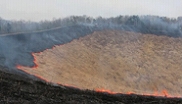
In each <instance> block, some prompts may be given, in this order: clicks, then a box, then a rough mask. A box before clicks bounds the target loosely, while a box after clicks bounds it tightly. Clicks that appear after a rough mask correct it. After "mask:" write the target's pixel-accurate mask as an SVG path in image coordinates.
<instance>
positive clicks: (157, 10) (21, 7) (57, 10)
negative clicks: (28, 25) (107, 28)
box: [0, 0, 182, 21]
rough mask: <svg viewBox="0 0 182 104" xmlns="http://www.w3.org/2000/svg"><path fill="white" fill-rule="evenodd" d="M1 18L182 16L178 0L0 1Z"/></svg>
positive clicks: (50, 18)
mask: <svg viewBox="0 0 182 104" xmlns="http://www.w3.org/2000/svg"><path fill="white" fill-rule="evenodd" d="M0 2H1V3H0V17H2V18H5V19H10V20H12V19H13V20H14V19H16V20H20V19H23V20H32V21H40V20H45V19H48V20H52V19H53V18H54V17H55V18H60V17H61V18H63V17H67V16H70V15H87V16H91V17H97V16H102V17H113V16H118V15H158V16H167V17H171V18H176V17H178V16H182V9H180V8H182V7H181V4H182V1H181V0H167V1H166V0H49V1H48V0H1V1H0Z"/></svg>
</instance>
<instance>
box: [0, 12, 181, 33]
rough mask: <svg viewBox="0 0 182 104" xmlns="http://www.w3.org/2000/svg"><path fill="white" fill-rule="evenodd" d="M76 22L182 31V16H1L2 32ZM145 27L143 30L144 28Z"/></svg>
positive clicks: (28, 30) (150, 29)
mask: <svg viewBox="0 0 182 104" xmlns="http://www.w3.org/2000/svg"><path fill="white" fill-rule="evenodd" d="M76 24H87V25H94V26H101V25H104V26H114V25H117V26H127V27H130V28H140V30H141V31H143V32H144V33H145V32H146V33H147V31H148V32H150V31H153V30H155V31H159V32H161V30H167V29H171V28H175V29H176V31H178V32H180V31H182V17H178V18H167V17H159V16H150V15H147V16H137V15H135V16H121V15H120V16H117V17H111V18H103V17H97V18H92V17H88V16H85V15H84V16H70V17H67V18H58V19H53V20H50V21H48V20H44V21H40V22H32V21H24V20H20V21H15V20H5V19H2V18H0V34H6V33H16V32H31V31H38V30H45V29H51V28H55V27H65V26H70V25H76ZM142 29H143V30H142Z"/></svg>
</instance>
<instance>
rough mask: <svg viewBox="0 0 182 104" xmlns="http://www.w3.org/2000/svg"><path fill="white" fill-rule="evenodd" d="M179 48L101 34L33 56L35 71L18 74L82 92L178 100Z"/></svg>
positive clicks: (181, 79) (174, 42) (136, 36)
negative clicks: (32, 76) (153, 96)
mask: <svg viewBox="0 0 182 104" xmlns="http://www.w3.org/2000/svg"><path fill="white" fill-rule="evenodd" d="M181 44H182V39H181V38H172V37H167V36H156V35H150V34H140V33H134V32H126V31H98V32H94V33H93V34H90V35H87V36H85V37H81V38H79V39H75V40H73V41H71V42H70V43H67V44H64V45H60V46H55V47H54V48H53V49H47V50H45V51H43V52H41V53H34V54H33V55H34V58H35V63H36V64H37V65H38V67H36V68H29V67H23V66H21V67H20V66H19V67H18V68H19V69H21V70H23V71H25V72H27V73H29V74H33V75H35V76H39V77H41V78H43V79H46V80H47V81H49V82H53V83H61V84H64V85H69V86H75V87H78V88H81V89H90V90H96V89H106V90H110V91H112V92H121V93H128V92H134V93H136V94H143V93H144V94H153V93H156V95H166V96H168V95H167V93H169V95H170V96H178V95H180V94H181V93H182V90H181V87H179V86H182V76H181V75H182V72H181V71H180V70H181V68H182V65H181V63H182V56H181V55H182V45H181ZM166 91H167V92H166Z"/></svg>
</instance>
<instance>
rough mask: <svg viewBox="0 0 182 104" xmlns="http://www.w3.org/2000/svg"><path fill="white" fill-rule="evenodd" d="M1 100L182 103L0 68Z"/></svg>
mask: <svg viewBox="0 0 182 104" xmlns="http://www.w3.org/2000/svg"><path fill="white" fill-rule="evenodd" d="M1 70H2V67H1ZM0 86H1V88H0V92H1V93H0V103H2V104H9V103H13V104H25V103H26V104H182V99H181V98H165V97H154V96H142V95H135V94H131V95H126V94H114V95H112V94H108V93H101V92H95V91H90V90H80V89H76V88H73V87H66V86H62V85H57V86H55V85H54V86H52V85H51V84H48V83H45V82H41V81H38V80H37V81H35V80H32V79H30V78H25V77H21V76H17V75H14V74H8V73H5V72H1V71H0Z"/></svg>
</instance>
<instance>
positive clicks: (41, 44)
mask: <svg viewBox="0 0 182 104" xmlns="http://www.w3.org/2000/svg"><path fill="white" fill-rule="evenodd" d="M80 18H82V17H80ZM84 18H86V19H87V17H84ZM86 19H85V20H86ZM85 20H84V21H79V22H78V21H77V22H74V24H72V25H71V26H64V27H60V28H57V29H52V30H51V29H50V30H47V31H42V32H33V33H20V34H16V35H4V36H0V65H1V66H5V67H8V68H9V70H10V71H14V70H16V67H15V66H16V65H23V66H29V67H31V66H34V63H33V56H32V55H31V53H32V52H40V51H43V50H45V49H48V48H52V47H53V46H54V45H60V44H65V43H68V42H70V41H72V40H73V39H77V38H79V37H82V36H85V35H88V34H91V33H92V32H94V31H100V30H108V29H110V30H126V31H133V32H140V33H144V34H155V35H165V36H170V37H181V36H182V31H181V30H182V29H181V27H180V26H182V25H181V24H179V22H174V23H172V22H166V21H164V19H161V18H159V17H155V18H154V17H142V16H141V17H139V16H131V17H127V18H125V17H115V18H108V19H105V18H98V19H95V20H93V19H92V18H91V19H90V20H89V21H85ZM181 23H182V22H181ZM27 27H31V26H27Z"/></svg>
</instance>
